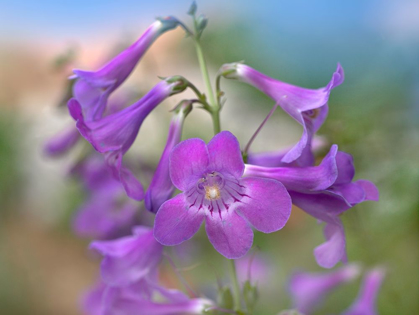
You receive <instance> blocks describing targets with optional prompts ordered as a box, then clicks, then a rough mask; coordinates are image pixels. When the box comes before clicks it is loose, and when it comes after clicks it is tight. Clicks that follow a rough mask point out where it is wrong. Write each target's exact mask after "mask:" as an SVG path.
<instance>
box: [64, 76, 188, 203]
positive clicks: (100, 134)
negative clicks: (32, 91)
mask: <svg viewBox="0 0 419 315" xmlns="http://www.w3.org/2000/svg"><path fill="white" fill-rule="evenodd" d="M186 86H187V84H186V83H185V80H184V79H183V78H181V77H173V78H169V79H166V80H164V81H162V82H160V83H158V84H157V85H156V86H155V87H154V88H153V89H152V90H151V91H149V92H148V93H147V94H146V95H144V96H143V97H142V98H141V99H140V100H139V101H137V102H136V103H134V104H132V105H131V106H129V107H127V108H125V109H123V110H121V111H119V112H116V113H114V114H111V115H108V116H106V117H103V118H101V119H99V120H96V121H86V120H85V118H84V115H83V112H82V108H81V106H80V103H79V102H78V101H77V100H76V99H74V98H73V99H71V100H70V101H69V103H68V108H69V110H70V114H71V116H72V117H73V118H74V120H76V121H77V124H76V126H77V128H78V130H79V131H80V133H81V134H82V136H83V137H85V138H86V139H87V140H88V141H89V142H90V143H91V144H92V146H93V147H94V148H95V149H96V150H97V151H98V152H100V153H102V154H104V156H105V159H106V161H107V163H108V165H109V166H110V167H111V168H112V171H113V173H114V176H115V177H116V178H117V179H118V180H119V181H120V182H121V183H122V184H123V186H124V188H125V191H126V192H127V195H128V196H129V197H131V198H133V199H135V200H142V199H143V198H144V190H143V187H142V185H141V183H140V182H139V181H138V180H137V179H136V178H135V176H134V175H133V174H132V172H131V171H130V170H129V169H128V168H126V167H124V166H123V165H122V158H123V155H124V154H125V153H126V152H127V151H128V149H129V148H130V147H131V145H132V144H133V142H134V140H135V138H136V137H137V134H138V131H139V130H140V127H141V125H142V123H143V121H144V119H145V118H146V117H147V116H148V114H149V113H150V112H151V111H152V110H153V109H154V108H155V107H156V106H157V105H159V104H160V103H161V102H162V101H163V100H164V99H165V98H167V97H168V96H170V95H172V94H175V93H179V92H182V91H183V90H184V89H185V88H186Z"/></svg>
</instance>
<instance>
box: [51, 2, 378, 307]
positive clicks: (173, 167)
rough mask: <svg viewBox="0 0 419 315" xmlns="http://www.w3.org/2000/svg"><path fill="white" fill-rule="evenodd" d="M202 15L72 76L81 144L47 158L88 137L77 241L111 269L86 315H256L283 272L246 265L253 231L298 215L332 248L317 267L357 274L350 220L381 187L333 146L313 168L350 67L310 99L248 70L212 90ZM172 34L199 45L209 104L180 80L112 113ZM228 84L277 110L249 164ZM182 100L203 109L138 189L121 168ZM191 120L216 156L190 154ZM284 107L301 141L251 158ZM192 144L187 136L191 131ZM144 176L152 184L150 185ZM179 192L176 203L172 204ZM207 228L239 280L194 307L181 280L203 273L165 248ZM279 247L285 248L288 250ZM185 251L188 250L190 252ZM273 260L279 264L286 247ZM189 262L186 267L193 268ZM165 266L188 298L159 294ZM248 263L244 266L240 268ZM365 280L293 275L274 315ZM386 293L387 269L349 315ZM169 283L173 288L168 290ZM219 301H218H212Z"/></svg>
mask: <svg viewBox="0 0 419 315" xmlns="http://www.w3.org/2000/svg"><path fill="white" fill-rule="evenodd" d="M196 11H197V6H196V4H195V3H193V4H192V6H191V7H190V9H189V11H188V14H189V15H190V16H191V17H192V19H193V29H189V28H188V26H187V25H185V24H184V23H182V22H181V21H179V20H177V19H176V18H174V17H167V18H163V19H158V21H156V22H154V23H153V24H152V25H151V26H150V27H149V28H148V29H147V30H146V31H145V33H144V34H143V35H142V36H141V37H140V38H139V39H138V40H137V41H136V42H135V43H134V44H133V45H131V46H130V47H128V48H127V49H125V50H124V51H123V52H121V53H120V54H119V55H117V56H116V57H115V58H113V59H112V60H111V61H109V62H108V63H107V64H106V65H105V66H103V67H102V68H101V69H100V70H98V71H95V72H89V71H81V70H74V75H73V76H72V77H71V80H72V81H71V82H70V85H69V86H70V88H69V90H71V87H72V91H73V95H72V97H71V98H69V96H68V95H66V97H65V98H66V99H69V101H68V104H67V105H68V109H69V112H70V115H71V116H72V118H73V119H74V120H75V121H76V127H77V129H78V133H76V132H75V130H69V131H66V132H65V133H63V134H61V135H59V136H58V137H56V138H54V139H53V140H52V141H50V142H49V143H48V144H47V146H46V147H45V150H46V153H47V154H49V155H59V154H61V153H65V152H67V151H68V150H69V148H71V147H72V146H74V144H75V143H76V142H77V141H78V139H79V138H80V135H81V136H83V137H84V138H85V139H86V140H87V141H88V142H89V143H90V144H91V146H88V148H87V150H86V148H84V151H83V152H82V153H81V154H80V155H79V157H78V163H77V164H76V165H75V166H74V167H73V169H72V175H76V176H77V177H78V178H79V180H80V181H81V183H82V185H83V187H84V190H85V191H86V196H87V198H86V201H85V202H84V203H83V205H82V206H81V207H80V209H79V211H78V212H77V214H76V215H75V218H74V219H73V228H74V230H75V232H76V233H77V234H78V235H81V236H87V237H92V238H95V240H94V241H93V242H92V243H91V245H90V248H91V249H92V250H94V251H96V252H98V253H99V254H100V255H102V256H103V260H102V262H101V266H100V271H101V276H100V279H99V281H98V283H97V285H96V286H95V287H94V288H93V289H92V290H91V291H90V292H89V293H88V295H87V296H86V299H85V302H84V310H85V312H86V314H89V315H141V314H146V315H177V314H178V315H183V314H192V315H193V314H206V315H219V314H241V315H252V314H256V313H255V306H256V302H257V300H258V298H259V295H260V292H264V291H263V290H259V289H258V287H257V286H258V285H260V284H263V283H266V282H268V279H267V277H271V274H272V273H274V272H275V270H276V269H277V268H274V266H270V264H269V265H267V264H266V261H268V260H266V261H264V260H259V259H258V258H257V257H255V256H254V255H253V256H250V255H249V256H247V257H243V256H244V255H245V254H246V253H248V252H249V250H250V248H251V247H252V244H253V237H254V232H253V228H254V229H256V230H258V231H261V232H263V233H272V232H275V231H278V230H280V229H282V228H283V227H284V226H285V224H286V223H287V222H288V219H289V217H290V214H291V208H292V204H294V205H295V206H297V207H299V208H300V209H302V210H303V211H305V212H307V213H308V214H309V215H311V216H313V217H314V218H316V219H317V220H318V221H319V222H320V223H323V224H324V236H325V239H326V241H325V242H324V243H323V244H321V245H319V246H317V247H316V248H315V249H314V256H315V259H316V261H317V263H318V264H319V265H320V266H321V267H324V268H332V267H333V266H335V265H336V264H337V263H338V262H340V261H342V262H347V260H348V259H347V254H346V238H345V231H344V226H343V223H342V221H341V215H342V214H343V213H344V212H346V211H348V210H349V209H351V208H352V207H354V206H355V205H357V204H359V203H361V202H364V201H367V200H378V198H379V193H378V190H377V188H376V187H375V185H374V184H373V183H371V182H369V181H367V180H356V181H354V177H355V168H354V162H353V159H352V156H351V155H349V154H348V153H345V152H342V151H338V146H337V145H332V146H331V147H330V149H329V152H328V153H327V154H326V156H325V157H324V158H323V160H322V161H321V162H320V163H319V164H318V165H316V164H315V159H314V157H315V153H316V151H318V149H319V148H324V147H325V146H326V143H327V141H325V140H324V139H325V138H322V139H321V138H317V137H318V136H317V135H316V132H317V131H318V130H319V128H320V127H321V125H322V124H323V123H324V121H325V119H326V117H327V115H328V110H329V108H328V101H329V96H330V93H331V91H332V89H334V88H335V87H337V86H339V85H340V84H342V83H343V80H344V73H343V69H342V67H341V66H340V65H339V64H338V66H337V69H336V71H335V72H334V73H333V75H332V78H331V80H330V82H329V83H328V84H327V85H326V86H325V87H322V88H319V89H306V88H302V87H298V86H294V85H291V84H288V83H285V82H281V81H278V80H275V79H273V78H270V77H268V76H266V75H264V74H262V73H260V72H258V71H256V70H255V69H253V68H251V67H249V66H247V65H244V64H240V63H232V64H225V65H223V66H222V67H221V69H220V71H219V73H218V76H217V79H216V87H215V90H213V89H212V87H211V82H210V77H209V72H208V69H207V66H206V62H205V60H206V58H205V56H204V50H203V46H201V42H200V41H201V36H202V33H203V31H204V29H205V27H206V26H207V23H208V19H207V18H206V17H205V16H204V15H198V16H197V15H196ZM177 26H180V27H181V28H182V29H183V30H184V31H185V32H186V35H187V37H190V38H192V39H193V41H194V44H195V46H196V47H195V48H196V52H197V56H198V62H199V65H200V68H201V72H202V75H203V78H204V82H205V86H206V91H205V92H202V91H200V90H199V89H198V88H197V87H196V86H195V85H194V84H193V83H192V82H190V81H188V80H186V79H185V78H183V77H181V76H177V75H176V76H172V77H169V78H165V79H163V80H162V81H161V82H160V83H158V84H157V85H155V86H154V87H153V88H152V89H151V90H150V91H149V92H148V93H147V94H146V95H144V96H143V97H142V98H141V99H139V100H138V101H136V102H135V103H134V104H132V105H130V106H128V107H125V103H128V102H118V104H117V105H118V106H117V108H113V107H112V106H111V104H108V99H109V97H110V95H111V94H112V93H113V92H114V91H115V90H116V89H117V88H119V87H120V86H121V85H122V84H123V82H124V81H125V80H126V79H127V78H128V76H129V75H130V73H131V72H132V71H133V70H134V68H135V66H136V64H137V63H138V62H139V60H140V59H141V58H142V57H143V55H144V54H145V52H146V51H147V49H148V48H149V47H150V46H151V45H152V43H153V42H154V41H155V40H156V39H157V38H158V37H159V36H160V35H162V34H163V33H165V32H166V31H168V30H172V29H174V28H176V27H177ZM222 77H225V78H228V79H236V80H238V81H241V82H245V83H247V84H249V85H251V86H253V87H255V88H257V89H259V90H260V91H262V92H263V93H265V94H266V95H268V96H269V97H270V98H272V99H273V100H274V101H275V105H274V107H273V108H272V110H271V111H270V113H269V114H268V116H267V117H266V118H265V120H264V121H263V123H262V124H261V126H260V127H259V128H258V129H257V130H256V132H255V133H254V135H253V136H252V137H251V139H250V140H249V142H248V144H247V145H246V146H245V147H244V149H243V151H241V150H240V144H239V142H238V140H237V138H236V137H235V136H234V135H233V134H232V133H231V132H229V131H221V130H222V128H221V120H220V111H221V109H222V105H223V99H222V98H223V95H224V92H223V91H222V90H221V87H220V82H221V78H222ZM187 88H190V89H191V90H192V91H193V92H194V94H195V98H188V99H185V98H182V101H181V102H180V103H179V104H178V105H177V106H176V107H175V109H174V110H173V111H172V112H173V118H172V120H171V122H170V126H169V131H168V136H167V140H166V144H165V146H164V148H163V150H162V152H161V157H160V160H159V161H158V163H157V167H156V168H155V169H154V167H152V166H150V167H149V166H146V167H142V168H141V171H142V172H143V174H138V175H139V176H141V178H145V179H146V180H145V181H144V183H147V179H150V180H151V181H150V184H149V185H148V187H143V183H141V182H140V181H139V180H138V179H137V177H136V175H137V174H135V175H134V172H132V171H131V169H130V168H129V167H127V166H126V164H124V163H123V159H124V156H125V154H126V153H127V152H128V151H129V150H130V148H131V147H132V145H133V144H134V142H135V139H136V137H137V134H138V133H139V130H140V128H141V126H142V124H143V122H144V120H145V119H146V117H147V116H148V115H149V114H150V113H151V112H152V111H153V110H154V109H155V108H156V107H157V106H158V105H159V104H161V103H162V102H163V101H164V100H166V99H167V98H169V97H170V96H172V95H174V94H178V93H181V92H184V91H185V90H186V89H187ZM122 103H123V104H124V106H121V104H122ZM195 106H198V107H199V108H201V109H203V110H205V111H206V112H208V113H209V114H210V116H211V119H212V123H213V127H214V134H215V136H214V137H213V138H212V139H211V140H210V141H209V143H208V144H206V143H205V142H204V141H203V140H202V139H200V138H189V139H186V140H183V141H182V131H183V125H184V122H185V120H186V118H187V117H188V114H189V112H190V111H191V110H192V109H193V107H195ZM278 106H279V107H281V108H282V109H283V110H284V111H285V112H286V113H287V114H289V115H290V116H291V117H292V118H293V119H294V120H296V121H297V122H298V123H299V124H300V125H301V126H302V127H303V134H302V136H301V139H300V140H299V141H298V143H297V144H295V145H294V146H292V147H290V148H288V149H286V150H282V151H277V152H268V153H267V152H261V153H254V152H252V151H251V150H250V146H251V144H252V142H253V140H254V139H255V138H256V136H257V135H258V133H259V131H260V130H261V129H262V127H263V126H264V124H265V123H266V121H267V120H268V119H269V118H270V117H271V115H272V114H273V113H274V111H275V110H276V109H277V107H278ZM195 108H196V107H195ZM160 125H161V122H160V123H159V126H157V127H158V128H160V127H161V128H165V127H164V126H160ZM185 133H186V134H189V130H188V132H185ZM319 139H320V140H319ZM124 162H127V161H126V160H125V161H124ZM245 163H246V164H245ZM148 170H150V172H151V170H153V171H154V173H153V174H151V173H147V172H148ZM138 171H139V170H138ZM144 173H146V174H144ZM121 184H122V185H121ZM144 188H147V189H146V191H145V189H144ZM176 190H178V191H180V192H179V193H178V194H177V195H175V196H174V197H173V195H174V193H175V191H176ZM130 198H131V199H130ZM132 199H134V200H132ZM137 201H144V208H146V209H147V210H149V211H143V212H142V213H139V212H138V209H140V208H141V207H143V206H142V205H140V204H139V203H138V202H137ZM137 214H140V215H141V218H140V217H139V216H137ZM153 218H154V223H153ZM204 221H205V230H206V234H207V236H208V239H209V241H210V242H211V244H212V245H213V247H214V248H215V249H216V250H217V251H218V252H219V253H221V254H222V255H223V256H225V257H226V258H227V259H229V266H230V269H231V275H230V277H228V278H229V279H230V281H231V283H230V285H226V283H224V279H223V278H221V277H220V276H219V275H217V284H218V295H217V300H216V301H215V299H207V298H205V297H203V296H200V294H198V293H197V292H199V290H200V289H202V291H205V292H211V288H209V287H205V288H197V287H195V286H192V285H189V283H188V281H189V279H187V278H186V277H184V276H183V275H182V272H183V271H185V270H191V269H194V268H200V267H199V265H200V264H195V265H194V266H191V267H188V268H178V267H177V266H176V264H177V263H179V261H182V259H179V257H173V258H172V257H171V255H172V254H174V255H175V256H176V255H177V254H179V251H176V250H174V251H172V252H170V254H169V253H164V246H175V245H179V244H181V243H183V242H185V241H186V240H189V239H191V238H192V237H193V236H194V235H195V234H196V233H197V232H198V230H199V229H200V227H201V226H202V224H203V222H204ZM139 222H142V224H145V226H140V225H138V224H139ZM131 230H132V232H131V233H129V231H131ZM284 240H285V242H287V244H288V239H286V238H285V239H284ZM189 244H192V243H187V244H186V245H189ZM261 244H263V243H261ZM289 246H292V244H290V245H289ZM191 248H199V245H196V244H195V243H194V246H191V247H188V249H189V250H188V251H193V250H190V249H191ZM199 249H200V250H201V248H199ZM293 249H294V248H293ZM262 250H263V248H262ZM277 250H278V252H279V253H280V248H279V247H278V249H277ZM295 250H296V251H297V250H298V248H295ZM252 252H253V254H255V251H252ZM264 254H265V253H264ZM177 256H179V255H177ZM187 256H188V261H189V258H190V257H191V256H192V255H190V253H188V255H187ZM282 256H284V255H282ZM163 257H165V258H166V260H167V262H168V265H170V266H171V267H172V269H173V270H174V271H175V273H176V275H177V277H178V279H179V281H180V282H181V283H182V284H183V286H184V287H185V288H186V290H187V291H188V293H189V295H186V294H185V293H183V292H181V291H180V290H178V289H169V288H166V287H164V286H163V285H162V284H161V282H160V281H159V275H160V276H162V280H163V277H166V275H167V274H166V273H161V274H160V273H159V270H160V268H161V267H162V266H161V263H162V258H163ZM204 257H205V256H204ZM240 257H243V260H238V261H236V260H235V259H238V258H240ZM286 258H287V257H281V259H286ZM204 259H205V258H204ZM183 262H184V259H183ZM359 272H360V268H359V267H358V266H357V265H353V264H350V265H347V266H344V267H342V268H340V269H338V270H335V271H331V272H328V273H317V274H313V273H310V274H309V273H302V272H300V273H297V274H294V275H293V276H292V278H291V281H290V285H289V290H290V293H291V295H292V298H293V304H294V305H293V307H294V309H293V310H287V311H283V312H280V313H279V314H304V315H309V314H311V313H312V312H314V311H315V309H316V307H317V306H318V305H319V304H320V303H321V302H322V301H323V299H324V297H325V296H326V295H327V294H328V293H330V292H331V291H333V290H335V289H336V288H337V287H338V286H340V285H341V284H343V283H346V282H349V281H351V280H352V279H354V278H355V277H356V276H357V275H358V274H359ZM382 279H383V271H382V270H381V269H375V270H373V271H371V272H370V273H369V274H368V275H367V276H366V277H365V281H364V284H363V288H362V290H361V292H360V294H359V296H358V298H357V300H356V301H355V303H354V304H353V305H352V306H351V307H350V308H349V310H348V311H346V312H345V313H344V315H376V311H375V299H376V294H377V292H378V289H379V286H380V284H381V281H382ZM165 280H166V281H165V282H167V283H173V282H172V279H171V278H166V279H165ZM186 280H188V281H186ZM271 282H274V281H271ZM214 293H215V292H211V293H209V296H215V295H216V294H214Z"/></svg>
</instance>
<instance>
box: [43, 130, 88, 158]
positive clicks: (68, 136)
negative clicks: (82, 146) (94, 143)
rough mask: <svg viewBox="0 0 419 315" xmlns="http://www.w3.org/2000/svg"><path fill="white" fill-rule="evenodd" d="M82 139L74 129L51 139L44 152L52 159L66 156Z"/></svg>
mask: <svg viewBox="0 0 419 315" xmlns="http://www.w3.org/2000/svg"><path fill="white" fill-rule="evenodd" d="M79 139H80V133H79V132H78V131H77V129H75V128H74V127H72V128H71V129H66V130H64V131H63V132H61V133H59V134H58V135H56V136H54V137H53V138H51V139H50V140H49V141H48V142H47V143H46V144H45V147H44V152H45V153H46V154H47V155H48V156H51V157H54V156H59V155H62V154H65V153H67V152H68V150H70V149H71V148H72V147H74V145H75V144H76V143H77V141H78V140H79Z"/></svg>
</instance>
